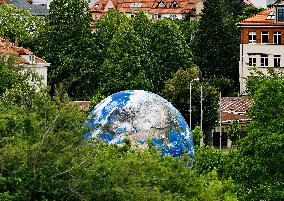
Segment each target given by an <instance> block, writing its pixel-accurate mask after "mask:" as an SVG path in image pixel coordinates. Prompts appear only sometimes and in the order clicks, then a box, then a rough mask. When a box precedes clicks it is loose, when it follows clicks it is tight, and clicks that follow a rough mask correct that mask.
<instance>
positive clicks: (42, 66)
mask: <svg viewBox="0 0 284 201" xmlns="http://www.w3.org/2000/svg"><path fill="white" fill-rule="evenodd" d="M0 54H1V55H4V56H13V57H15V59H16V62H17V63H18V64H19V65H20V66H21V67H22V72H23V73H24V72H26V71H28V70H29V71H31V72H34V73H35V75H37V76H39V77H40V78H41V85H42V86H47V68H48V67H49V66H50V64H49V63H47V62H46V61H44V60H43V59H41V58H39V57H37V56H35V55H34V54H33V53H32V52H31V51H29V50H27V49H25V48H23V47H16V46H14V45H13V44H12V43H9V42H8V40H5V39H3V38H0ZM28 81H29V84H30V85H36V86H39V85H38V84H39V83H38V81H37V79H35V76H30V78H29V80H28Z"/></svg>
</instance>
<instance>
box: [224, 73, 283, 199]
mask: <svg viewBox="0 0 284 201" xmlns="http://www.w3.org/2000/svg"><path fill="white" fill-rule="evenodd" d="M283 89H284V81H283V79H272V78H271V79H266V80H261V82H259V83H258V89H257V90H255V88H253V93H251V95H252V98H253V100H254V105H253V106H252V107H251V109H250V111H249V115H250V117H251V118H252V123H251V126H250V129H249V132H248V136H247V137H246V138H244V139H242V140H240V141H239V143H238V146H237V150H236V151H234V152H232V153H231V154H230V155H229V156H228V161H227V162H226V163H225V164H226V166H225V167H226V168H225V170H226V171H225V173H226V176H230V177H232V178H233V179H234V180H235V181H236V182H237V183H238V184H239V185H241V186H242V188H243V195H244V198H243V199H250V200H283V199H284V193H283V189H284V182H283V181H284V169H283V164H284V157H283V147H284V135H283V133H284V126H283V121H284V119H283V118H284V114H283V111H284V108H283V105H284V102H283V100H284V99H283V98H284V97H283V94H284V93H283V92H284V91H283ZM249 90H250V88H249Z"/></svg>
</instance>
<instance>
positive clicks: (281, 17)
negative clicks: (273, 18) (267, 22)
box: [277, 8, 284, 22]
mask: <svg viewBox="0 0 284 201" xmlns="http://www.w3.org/2000/svg"><path fill="white" fill-rule="evenodd" d="M277 21H279V22H284V8H278V9H277Z"/></svg>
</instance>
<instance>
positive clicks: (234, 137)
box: [227, 121, 241, 145]
mask: <svg viewBox="0 0 284 201" xmlns="http://www.w3.org/2000/svg"><path fill="white" fill-rule="evenodd" d="M227 136H228V138H229V139H230V140H231V141H232V143H233V144H234V145H235V144H236V142H237V141H238V140H239V139H240V137H241V130H240V128H239V123H238V122H237V121H233V122H232V123H231V124H230V126H229V128H228V132H227Z"/></svg>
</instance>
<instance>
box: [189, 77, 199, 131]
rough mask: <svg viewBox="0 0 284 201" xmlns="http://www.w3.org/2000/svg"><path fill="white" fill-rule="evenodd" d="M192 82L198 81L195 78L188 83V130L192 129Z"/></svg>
mask: <svg viewBox="0 0 284 201" xmlns="http://www.w3.org/2000/svg"><path fill="white" fill-rule="evenodd" d="M194 81H199V78H195V79H193V80H192V81H191V82H190V83H189V128H190V130H191V129H192V126H191V112H192V107H191V96H192V83H193V82H194Z"/></svg>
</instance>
